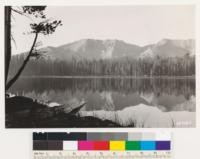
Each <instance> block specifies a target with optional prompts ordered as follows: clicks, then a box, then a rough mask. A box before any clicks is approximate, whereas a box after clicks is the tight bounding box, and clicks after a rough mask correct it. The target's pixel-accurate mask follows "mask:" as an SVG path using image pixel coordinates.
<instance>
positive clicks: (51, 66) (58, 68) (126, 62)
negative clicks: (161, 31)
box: [10, 55, 195, 76]
mask: <svg viewBox="0 0 200 159" xmlns="http://www.w3.org/2000/svg"><path fill="white" fill-rule="evenodd" d="M22 61H24V58H23V56H13V57H12V61H11V68H10V75H13V74H15V72H16V70H17V68H18V67H20V64H21V63H22ZM22 75H38V76H42V75H56V76H104V75H107V76H193V75H195V56H189V55H185V56H184V57H169V58H160V57H159V56H157V57H156V59H150V58H149V59H133V58H132V59H131V58H124V59H120V60H119V59H104V60H103V59H102V60H87V59H82V60H76V59H75V58H72V60H69V61H58V60H46V59H39V60H34V59H31V60H30V62H29V63H28V64H27V67H26V68H25V69H24V71H23V73H22Z"/></svg>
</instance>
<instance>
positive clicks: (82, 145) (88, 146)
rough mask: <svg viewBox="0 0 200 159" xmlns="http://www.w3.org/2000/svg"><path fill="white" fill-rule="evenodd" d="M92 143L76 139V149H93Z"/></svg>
mask: <svg viewBox="0 0 200 159" xmlns="http://www.w3.org/2000/svg"><path fill="white" fill-rule="evenodd" d="M93 149H94V144H93V142H92V141H78V150H93Z"/></svg>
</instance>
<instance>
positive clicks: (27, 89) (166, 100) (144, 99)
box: [11, 78, 195, 111]
mask: <svg viewBox="0 0 200 159" xmlns="http://www.w3.org/2000/svg"><path fill="white" fill-rule="evenodd" d="M11 92H12V93H17V94H18V95H26V96H29V97H32V98H36V99H39V100H43V101H54V102H58V103H61V104H67V103H70V102H71V103H76V102H77V103H78V102H80V101H81V100H85V101H87V106H86V108H85V109H86V110H101V109H104V110H121V109H123V108H125V107H127V106H134V105H138V104H140V103H143V104H146V105H153V106H158V107H162V108H164V109H163V110H164V111H171V110H173V107H174V106H176V105H178V104H181V103H184V102H186V101H189V100H190V99H191V97H194V96H195V79H151V78H20V79H19V80H18V81H17V83H16V84H15V85H14V86H13V87H12V88H11Z"/></svg>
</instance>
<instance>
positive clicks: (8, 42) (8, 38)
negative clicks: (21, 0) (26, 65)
mask: <svg viewBox="0 0 200 159" xmlns="http://www.w3.org/2000/svg"><path fill="white" fill-rule="evenodd" d="M4 36H5V85H6V83H7V78H8V71H9V65H10V60H11V6H5V35H4Z"/></svg>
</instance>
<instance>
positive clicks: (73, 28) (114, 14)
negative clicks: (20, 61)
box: [12, 5, 195, 54]
mask: <svg viewBox="0 0 200 159" xmlns="http://www.w3.org/2000/svg"><path fill="white" fill-rule="evenodd" d="M46 14H47V16H48V17H49V18H53V19H60V20H62V23H63V26H61V27H59V28H58V29H57V30H56V32H55V33H54V34H53V35H50V36H43V35H41V36H39V39H38V41H42V43H43V46H59V45H62V44H66V43H69V42H73V41H76V40H80V39H83V38H84V39H85V38H94V39H119V40H123V41H125V42H129V43H133V44H137V45H141V46H143V45H146V44H150V43H156V42H158V41H159V40H161V39H163V38H171V39H188V38H195V7H194V6H191V5H187V6H186V5H185V6H184V5H182V6H180V5H179V6H123V7H120V6H102V7H101V6H99V7H97V6H93V7H87V6H74V7H52V6H51V7H47V9H46ZM30 22H31V21H30V19H28V18H26V17H24V16H19V15H14V19H13V28H12V32H13V35H14V38H15V41H16V45H17V47H15V46H14V45H13V53H14V54H16V53H20V52H23V51H27V50H29V49H30V46H31V44H32V41H33V36H32V35H24V34H23V32H26V31H28V30H29V29H28V28H30V27H29V23H30Z"/></svg>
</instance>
